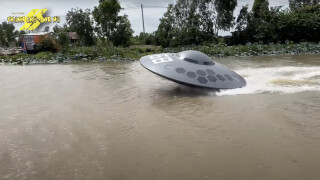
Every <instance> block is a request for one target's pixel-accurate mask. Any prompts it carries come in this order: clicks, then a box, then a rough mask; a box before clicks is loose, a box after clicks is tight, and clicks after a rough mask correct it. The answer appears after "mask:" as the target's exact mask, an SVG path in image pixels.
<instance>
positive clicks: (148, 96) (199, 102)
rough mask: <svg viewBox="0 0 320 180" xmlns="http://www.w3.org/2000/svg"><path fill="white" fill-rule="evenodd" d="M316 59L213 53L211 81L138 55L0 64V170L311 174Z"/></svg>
mask: <svg viewBox="0 0 320 180" xmlns="http://www.w3.org/2000/svg"><path fill="white" fill-rule="evenodd" d="M319 59H320V57H319V56H283V57H282V56H274V57H272V56H269V57H252V58H241V59H239V58H224V59H217V61H219V62H220V63H222V64H225V65H226V66H227V67H230V68H231V69H235V71H236V72H238V73H239V74H241V75H243V76H244V77H245V78H246V80H247V84H248V86H247V87H245V88H242V89H236V90H222V91H213V90H208V89H197V88H192V87H186V86H182V85H179V84H176V83H173V82H170V81H168V80H165V79H162V78H160V77H158V76H156V75H154V74H152V73H150V72H149V71H147V70H145V69H144V68H143V67H141V66H140V64H139V63H138V62H130V63H101V64H99V63H97V64H72V65H34V66H0V77H2V78H1V86H0V179H245V180H247V179H266V180H270V179H290V180H294V179H297V180H300V179H314V180H316V179H319V177H320V173H319V169H320V156H319V151H320V141H319V137H320V121H319V116H320V113H319V112H320V92H319V89H320V88H319V83H320V73H319V72H320V61H319Z"/></svg>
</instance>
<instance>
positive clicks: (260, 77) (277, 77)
mask: <svg viewBox="0 0 320 180" xmlns="http://www.w3.org/2000/svg"><path fill="white" fill-rule="evenodd" d="M237 73H239V74H240V75H241V76H243V77H244V78H245V79H246V81H247V86H246V87H243V88H239V89H231V90H222V91H220V92H217V95H218V96H224V95H237V94H258V93H274V92H276V93H297V92H303V91H320V66H316V67H292V66H287V67H269V68H247V69H240V70H238V71H237Z"/></svg>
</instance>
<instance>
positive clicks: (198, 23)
mask: <svg viewBox="0 0 320 180" xmlns="http://www.w3.org/2000/svg"><path fill="white" fill-rule="evenodd" d="M236 5H237V1H236V0H231V1H230V0H214V1H212V0H188V1H186V0H177V2H176V4H175V5H173V4H171V5H169V6H168V9H167V12H166V13H165V14H164V16H163V18H161V19H160V24H159V26H158V30H157V32H156V39H157V42H159V44H161V45H162V46H164V47H166V46H178V45H186V44H201V43H204V42H213V41H215V40H216V39H217V37H218V32H219V30H229V29H230V28H231V27H233V25H234V23H233V22H234V17H233V11H234V9H235V7H236Z"/></svg>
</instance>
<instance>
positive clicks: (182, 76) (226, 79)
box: [140, 51, 246, 89]
mask: <svg viewBox="0 0 320 180" xmlns="http://www.w3.org/2000/svg"><path fill="white" fill-rule="evenodd" d="M140 63H141V65H142V66H143V67H145V68H146V69H148V70H149V71H151V72H153V73H155V74H157V75H159V76H162V77H164V78H166V79H169V80H171V81H174V82H176V83H179V84H183V85H188V86H196V87H204V88H212V89H235V88H241V87H244V86H245V85H246V81H245V79H244V78H243V77H241V76H240V75H238V74H237V73H235V72H234V71H231V70H229V69H227V68H226V67H224V66H222V65H221V64H219V63H217V62H214V61H213V60H212V59H211V58H210V57H209V56H207V55H205V54H204V53H202V52H199V51H183V52H180V53H164V54H154V55H149V56H144V57H142V58H141V59H140Z"/></svg>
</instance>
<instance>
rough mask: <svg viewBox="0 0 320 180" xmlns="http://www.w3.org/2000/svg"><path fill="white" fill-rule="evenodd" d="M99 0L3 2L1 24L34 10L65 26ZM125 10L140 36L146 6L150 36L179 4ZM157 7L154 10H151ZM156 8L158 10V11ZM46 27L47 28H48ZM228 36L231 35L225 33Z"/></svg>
mask: <svg viewBox="0 0 320 180" xmlns="http://www.w3.org/2000/svg"><path fill="white" fill-rule="evenodd" d="M98 1H99V0H53V1H52V0H50V1H49V0H0V22H3V21H7V17H8V16H12V13H15V12H23V13H25V14H28V13H29V12H30V11H31V10H32V9H48V11H47V13H46V14H45V16H60V17H61V19H62V22H61V23H60V25H62V24H63V23H64V22H65V15H66V13H67V12H68V10H70V9H71V8H75V7H79V8H82V9H86V8H89V9H91V10H93V8H94V6H98V4H99V3H98ZM119 1H120V4H121V6H122V7H123V8H124V10H123V11H122V12H121V14H127V15H128V17H129V20H130V22H131V25H132V29H133V30H134V32H135V33H134V34H135V35H137V34H139V33H140V32H142V31H143V28H142V20H141V9H140V6H141V4H143V6H145V8H144V18H145V29H146V32H153V31H155V30H156V29H157V27H158V25H159V19H160V18H161V17H162V16H163V14H164V13H165V11H166V8H165V7H167V6H168V4H170V3H174V2H175V1H176V0H119ZM253 1H254V0H238V6H237V8H236V10H235V12H234V15H235V16H236V15H237V14H238V13H239V10H240V8H241V7H242V6H243V5H246V4H249V5H250V6H252V4H253ZM269 2H270V6H280V5H282V6H284V7H288V0H269ZM148 6H153V8H151V7H148ZM154 6H156V7H154ZM15 26H16V28H17V29H18V28H20V27H21V26H22V24H15ZM45 26H46V25H45ZM220 34H222V35H226V34H228V32H221V33H220Z"/></svg>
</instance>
